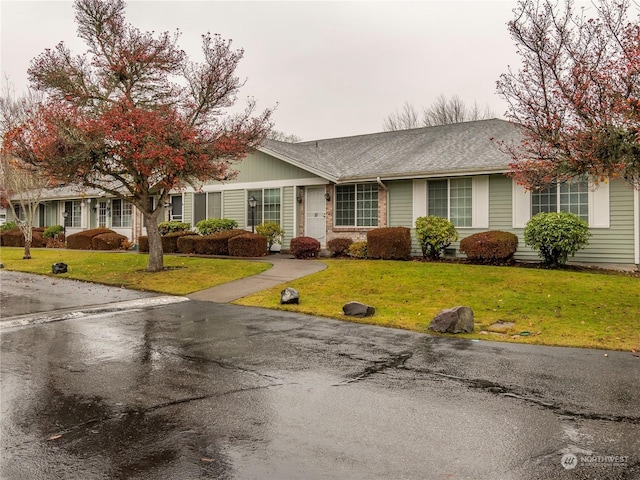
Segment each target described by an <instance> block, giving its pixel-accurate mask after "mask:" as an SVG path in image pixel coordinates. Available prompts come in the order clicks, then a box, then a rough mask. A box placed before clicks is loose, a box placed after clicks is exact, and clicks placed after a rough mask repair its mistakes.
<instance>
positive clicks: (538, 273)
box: [234, 259, 640, 351]
mask: <svg viewBox="0 0 640 480" xmlns="http://www.w3.org/2000/svg"><path fill="white" fill-rule="evenodd" d="M322 261H324V262H326V263H327V264H328V266H329V267H328V268H327V269H326V270H324V271H322V272H320V273H317V274H315V275H312V276H310V277H305V278H301V279H299V280H296V281H293V282H290V283H288V284H287V286H290V287H293V288H295V289H297V290H298V291H299V292H300V304H299V305H280V303H279V302H280V290H281V289H282V287H278V288H273V289H271V290H267V291H264V292H260V293H258V294H255V295H251V296H249V297H245V298H242V299H240V300H238V301H236V302H234V303H237V304H240V305H249V306H256V307H266V308H272V309H282V310H289V311H296V312H301V313H308V314H312V315H321V316H325V317H332V318H337V319H342V320H350V321H360V322H366V323H371V324H376V325H383V326H388V327H395V328H404V329H407V330H414V331H419V332H427V331H428V330H427V328H428V326H429V323H430V322H431V320H432V319H433V317H434V316H435V315H436V314H437V313H438V312H439V311H440V310H442V309H444V308H450V307H454V306H456V305H467V306H469V307H471V308H472V309H473V311H474V315H475V322H476V329H475V331H474V332H473V333H469V334H458V335H456V336H457V337H460V338H469V339H482V340H499V341H513V342H522V343H533V344H544V345H563V346H574V347H592V348H604V349H613V350H636V351H640V280H639V279H638V278H637V277H632V276H624V275H607V274H604V273H591V272H575V271H565V270H545V269H535V268H515V267H491V266H477V265H467V264H455V263H429V262H427V263H425V262H399V261H381V260H358V261H355V260H339V259H327V260H324V259H323V260H322ZM352 300H355V301H359V302H363V303H366V304H369V305H372V306H374V307H375V308H376V314H375V316H373V317H368V318H364V319H355V318H347V317H345V316H344V314H343V313H342V306H343V305H344V304H345V303H347V302H349V301H352ZM499 321H503V322H513V323H514V326H513V327H512V328H510V329H509V330H508V331H507V332H504V333H498V332H491V330H494V329H495V330H497V328H492V327H491V325H492V324H495V323H497V322H499ZM523 333H524V335H521V334H523Z"/></svg>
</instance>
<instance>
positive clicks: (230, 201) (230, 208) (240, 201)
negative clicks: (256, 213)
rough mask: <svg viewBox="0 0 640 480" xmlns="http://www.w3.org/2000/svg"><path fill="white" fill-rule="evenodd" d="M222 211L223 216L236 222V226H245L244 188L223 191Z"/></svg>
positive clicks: (245, 202)
mask: <svg viewBox="0 0 640 480" xmlns="http://www.w3.org/2000/svg"><path fill="white" fill-rule="evenodd" d="M222 201H223V206H222V211H223V212H224V217H225V218H231V219H233V220H235V221H236V222H238V228H246V226H247V211H246V205H247V201H246V192H245V191H244V190H227V191H225V192H224V198H223V200H222Z"/></svg>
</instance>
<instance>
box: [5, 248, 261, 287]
mask: <svg viewBox="0 0 640 480" xmlns="http://www.w3.org/2000/svg"><path fill="white" fill-rule="evenodd" d="M23 252H24V249H23V248H9V247H2V249H0V261H2V263H3V264H4V267H5V268H6V269H7V270H18V271H21V272H30V273H37V274H42V275H52V273H51V265H52V264H54V263H56V262H64V263H66V264H67V265H68V266H69V272H68V273H64V274H59V275H56V277H61V278H72V279H75V280H85V281H89V282H95V283H102V284H106V285H117V286H121V287H126V288H132V289H135V290H145V291H150V292H160V293H168V294H173V295H186V294H189V293H192V292H196V291H198V290H204V289H206V288H210V287H214V286H216V285H220V284H222V283H226V282H230V281H232V280H236V279H238V278H243V277H247V276H249V275H255V274H257V273H260V272H263V271H265V270H267V269H268V268H269V267H270V265H269V264H267V263H264V262H247V261H244V260H226V259H211V258H194V257H178V256H169V255H165V257H164V265H165V267H168V268H167V269H166V270H165V271H163V272H153V273H151V272H146V271H145V270H144V269H145V268H146V265H147V260H148V255H146V254H141V253H125V252H104V253H101V252H90V251H84V250H60V249H31V256H32V258H31V260H22V254H23Z"/></svg>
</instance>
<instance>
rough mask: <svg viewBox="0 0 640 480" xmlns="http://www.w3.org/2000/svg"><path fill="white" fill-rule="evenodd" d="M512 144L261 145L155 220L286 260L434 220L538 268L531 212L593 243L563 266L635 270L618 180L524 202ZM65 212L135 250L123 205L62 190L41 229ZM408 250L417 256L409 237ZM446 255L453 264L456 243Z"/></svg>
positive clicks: (636, 213) (633, 223)
mask: <svg viewBox="0 0 640 480" xmlns="http://www.w3.org/2000/svg"><path fill="white" fill-rule="evenodd" d="M519 138H520V137H519V132H518V129H517V128H516V126H515V125H514V124H512V123H510V122H507V121H504V120H499V119H491V120H479V121H472V122H465V123H458V124H452V125H442V126H435V127H425V128H417V129H411V130H401V131H393V132H382V133H374V134H367V135H358V136H352V137H344V138H335V139H324V140H314V141H308V142H301V143H287V142H279V141H274V140H265V142H264V143H263V145H262V146H261V147H260V148H258V150H257V151H255V152H254V153H251V154H250V155H248V156H247V157H246V158H245V159H243V160H242V162H241V163H240V164H239V165H238V166H237V170H238V171H239V174H238V176H237V178H235V179H234V180H231V181H228V182H224V183H220V182H211V183H207V184H205V185H203V186H202V187H201V188H200V189H198V190H195V189H193V188H189V189H187V190H185V191H184V192H176V193H175V194H174V195H172V196H171V202H170V204H169V205H167V212H166V217H165V218H167V219H174V220H181V221H184V222H188V223H191V224H192V225H195V224H196V223H197V222H198V221H199V220H201V219H204V218H231V219H234V220H236V221H238V223H239V226H240V228H245V229H248V230H250V229H251V226H252V225H258V224H260V223H261V222H263V221H275V222H278V223H279V224H280V225H281V226H282V228H283V229H284V231H285V238H284V241H283V248H285V249H286V248H288V245H289V241H290V240H291V238H293V237H296V236H301V235H305V236H310V237H314V238H316V239H317V240H318V241H320V243H321V244H322V245H323V246H325V245H326V243H327V241H329V240H331V239H333V238H337V237H348V238H351V239H353V240H354V241H358V240H365V239H366V235H367V232H368V231H369V230H371V229H373V228H377V227H386V226H403V227H409V228H413V227H414V225H415V220H416V218H418V217H420V216H425V215H438V216H442V217H446V218H449V219H450V220H451V221H452V222H453V223H454V225H455V226H456V228H457V230H458V232H459V234H460V239H462V238H464V237H466V236H468V235H471V234H474V233H477V232H482V231H486V230H504V231H509V232H513V233H515V234H517V235H518V236H519V238H520V245H519V247H518V252H517V254H516V258H519V259H522V260H537V259H538V256H537V253H536V252H533V251H532V250H530V249H529V248H528V247H526V246H525V245H524V240H523V231H524V227H525V225H526V223H527V221H528V220H529V219H530V218H531V216H532V215H534V214H536V213H538V212H548V211H570V212H573V213H575V214H577V215H579V216H580V217H581V218H583V219H584V220H585V221H587V222H588V224H589V227H590V230H591V232H592V237H591V239H590V242H589V245H588V246H587V247H586V248H585V249H584V250H581V251H580V252H578V253H577V254H576V256H575V257H573V258H570V261H573V262H584V263H589V264H601V263H608V264H621V265H627V266H632V265H636V266H638V265H640V192H639V191H637V190H633V189H632V188H631V187H630V186H629V185H628V184H626V183H625V182H624V181H621V180H617V179H616V180H611V181H605V182H599V183H598V184H597V185H596V184H593V183H591V182H589V181H588V180H584V181H581V182H573V183H570V184H560V185H558V186H557V187H555V188H552V189H547V190H542V191H537V192H533V193H532V192H528V191H526V190H525V189H524V188H522V187H521V186H519V185H517V184H516V183H515V182H514V181H513V180H512V179H510V178H509V177H507V176H506V175H505V174H506V173H507V172H508V171H509V166H508V165H509V162H510V157H509V156H508V155H506V154H504V153H502V152H501V151H500V150H499V149H498V148H497V146H496V143H495V141H496V140H502V141H505V142H510V141H513V142H518V141H519ZM61 193H64V194H65V195H68V196H67V197H65V196H64V195H61ZM251 197H253V198H254V199H255V200H257V206H256V207H254V208H251V207H250V206H249V199H250V198H251ZM47 212H51V213H47ZM63 212H67V217H66V223H67V232H69V231H74V230H75V229H83V228H93V227H96V226H98V225H100V226H106V227H110V228H113V229H115V230H116V231H118V232H120V233H125V232H126V233H125V234H127V235H128V236H129V237H130V238H131V239H132V240H133V241H135V240H136V238H137V236H138V235H140V234H141V232H142V227H141V222H140V219H139V216H137V215H136V214H135V212H134V209H132V208H131V205H130V204H128V203H127V202H123V201H121V200H116V199H108V198H105V197H101V196H100V195H98V194H97V193H96V192H85V194H84V196H83V198H82V199H80V198H78V197H77V194H76V197H72V196H71V192H70V191H67V192H60V193H58V194H57V197H55V198H54V197H53V196H50V197H49V196H48V198H47V202H46V203H45V206H44V207H43V212H42V213H43V219H42V220H41V223H43V224H44V225H49V224H55V223H61V220H62V213H63ZM70 219H71V220H70ZM413 248H414V253H415V254H416V255H420V248H419V246H418V243H417V241H415V238H414V246H413ZM447 254H448V255H461V254H460V253H459V252H458V243H456V244H454V245H451V248H450V249H448V251H447Z"/></svg>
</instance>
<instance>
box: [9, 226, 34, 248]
mask: <svg viewBox="0 0 640 480" xmlns="http://www.w3.org/2000/svg"><path fill="white" fill-rule="evenodd" d="M43 234H44V228H40V227H36V228H33V229H32V230H31V246H32V247H34V248H40V247H44V246H45V240H44V236H43ZM0 245H2V246H3V247H24V235H23V234H22V231H21V230H20V229H19V228H17V227H16V228H12V229H11V230H4V231H1V232H0Z"/></svg>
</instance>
